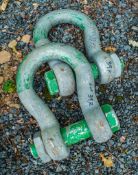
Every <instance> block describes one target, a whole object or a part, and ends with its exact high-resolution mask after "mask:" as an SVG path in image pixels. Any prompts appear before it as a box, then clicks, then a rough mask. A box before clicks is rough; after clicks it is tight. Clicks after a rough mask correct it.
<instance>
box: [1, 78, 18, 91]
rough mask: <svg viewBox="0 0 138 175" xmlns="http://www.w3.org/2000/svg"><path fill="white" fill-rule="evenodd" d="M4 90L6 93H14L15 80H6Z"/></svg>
mask: <svg viewBox="0 0 138 175" xmlns="http://www.w3.org/2000/svg"><path fill="white" fill-rule="evenodd" d="M3 91H4V92H5V93H14V92H16V85H15V82H14V81H13V80H7V81H6V82H4V84H3Z"/></svg>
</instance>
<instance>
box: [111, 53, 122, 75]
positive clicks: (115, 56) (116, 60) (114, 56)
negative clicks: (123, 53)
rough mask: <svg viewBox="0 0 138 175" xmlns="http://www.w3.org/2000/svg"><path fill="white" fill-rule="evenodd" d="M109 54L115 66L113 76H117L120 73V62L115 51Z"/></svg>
mask: <svg viewBox="0 0 138 175" xmlns="http://www.w3.org/2000/svg"><path fill="white" fill-rule="evenodd" d="M110 56H111V59H112V61H113V63H114V66H115V78H118V77H120V76H121V73H122V63H121V61H120V59H119V57H118V56H117V55H116V54H115V53H111V54H110Z"/></svg>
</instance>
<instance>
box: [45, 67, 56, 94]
mask: <svg viewBox="0 0 138 175" xmlns="http://www.w3.org/2000/svg"><path fill="white" fill-rule="evenodd" d="M44 79H45V82H46V85H47V88H48V90H49V93H50V95H56V94H58V93H59V88H58V83H57V80H56V76H55V74H54V72H53V71H52V70H50V71H47V72H45V74H44Z"/></svg>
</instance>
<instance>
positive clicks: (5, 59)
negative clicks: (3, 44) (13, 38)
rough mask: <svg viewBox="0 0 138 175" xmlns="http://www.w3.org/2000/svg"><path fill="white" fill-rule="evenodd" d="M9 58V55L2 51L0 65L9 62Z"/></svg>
mask: <svg viewBox="0 0 138 175" xmlns="http://www.w3.org/2000/svg"><path fill="white" fill-rule="evenodd" d="M10 58H11V54H10V53H9V52H7V51H6V50H3V51H1V52H0V64H4V63H6V62H8V61H10Z"/></svg>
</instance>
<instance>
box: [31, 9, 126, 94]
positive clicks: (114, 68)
mask: <svg viewBox="0 0 138 175" xmlns="http://www.w3.org/2000/svg"><path fill="white" fill-rule="evenodd" d="M62 23H69V24H73V25H75V26H77V27H79V28H80V29H81V30H83V31H84V43H85V48H86V53H87V56H88V60H89V61H90V63H92V62H94V63H93V64H92V65H91V66H92V73H94V74H95V78H96V79H98V81H99V83H101V84H106V83H109V82H110V81H112V80H113V79H114V78H116V77H119V76H120V75H121V71H122V67H123V66H122V65H123V64H121V61H120V60H119V58H118V56H117V55H116V54H115V53H114V54H107V53H105V52H104V51H102V50H101V47H100V38H99V32H98V29H97V27H96V25H95V23H94V22H93V21H92V19H90V18H89V17H88V16H87V15H85V14H83V13H81V12H79V11H75V10H69V9H64V10H55V11H53V12H50V13H48V14H46V15H45V16H43V17H41V18H40V19H39V21H38V22H37V24H36V26H35V30H34V34H33V38H34V42H35V46H36V47H40V46H42V45H45V44H49V43H50V41H49V39H48V33H49V31H50V29H51V28H52V27H54V26H55V25H58V24H62ZM59 52H60V50H59ZM49 65H50V67H51V69H53V72H50V73H49V72H48V73H46V74H45V80H46V83H47V85H48V89H49V91H50V93H51V95H55V94H56V93H57V92H59V94H60V95H61V96H68V95H71V94H72V93H73V92H74V89H75V80H74V76H73V73H72V70H71V69H70V67H69V66H68V65H66V64H65V63H62V62H60V61H57V60H55V61H50V62H49ZM62 70H64V71H62ZM51 76H52V77H53V79H52V80H51ZM55 76H56V78H55ZM56 80H57V81H56Z"/></svg>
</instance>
